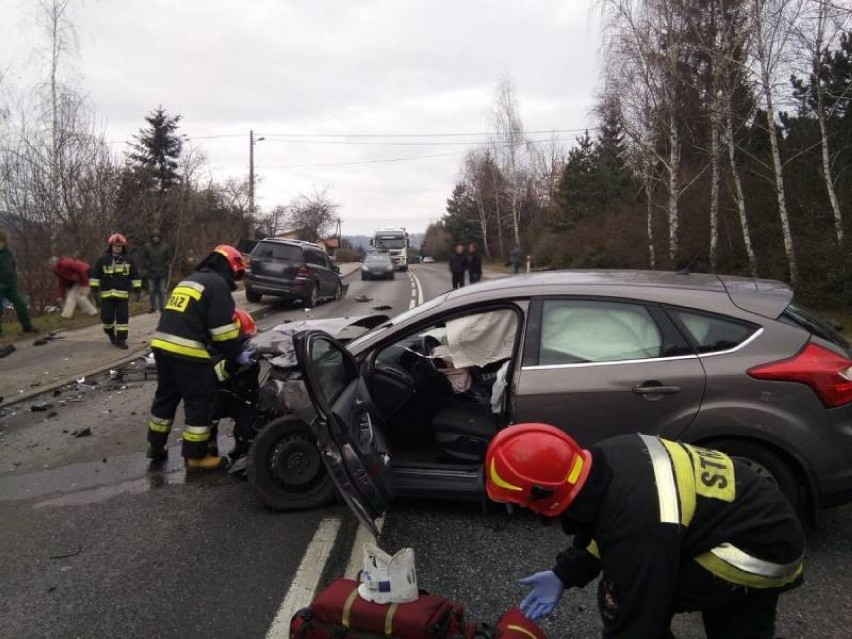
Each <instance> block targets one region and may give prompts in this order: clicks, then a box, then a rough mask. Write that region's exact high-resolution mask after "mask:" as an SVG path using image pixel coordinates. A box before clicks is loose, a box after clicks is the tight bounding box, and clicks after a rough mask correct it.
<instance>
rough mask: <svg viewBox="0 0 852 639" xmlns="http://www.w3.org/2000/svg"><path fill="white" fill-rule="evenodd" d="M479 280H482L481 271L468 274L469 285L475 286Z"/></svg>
mask: <svg viewBox="0 0 852 639" xmlns="http://www.w3.org/2000/svg"><path fill="white" fill-rule="evenodd" d="M481 279H482V272H481V271H471V272H470V283H471V284H476V283H477V282H478V281H479V280H481Z"/></svg>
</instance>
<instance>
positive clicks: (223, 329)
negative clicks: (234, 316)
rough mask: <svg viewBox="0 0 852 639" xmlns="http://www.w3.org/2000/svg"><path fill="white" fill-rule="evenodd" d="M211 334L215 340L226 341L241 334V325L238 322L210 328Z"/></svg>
mask: <svg viewBox="0 0 852 639" xmlns="http://www.w3.org/2000/svg"><path fill="white" fill-rule="evenodd" d="M210 336H211V337H212V338H213V341H214V342H224V341H227V340H229V339H236V338H237V337H239V336H240V325H239V324H237V323H236V322H231V323H230V324H224V325H222V326H217V327H215V328H211V329H210Z"/></svg>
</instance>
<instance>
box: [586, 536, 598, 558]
mask: <svg viewBox="0 0 852 639" xmlns="http://www.w3.org/2000/svg"><path fill="white" fill-rule="evenodd" d="M586 552H587V553H589V554H590V555H591V556H592V557H595V558H596V559H600V558H601V551H600V549H599V548H598V542H596V541H595V540H594V539H592V541H590V542H589V545H588V546H586Z"/></svg>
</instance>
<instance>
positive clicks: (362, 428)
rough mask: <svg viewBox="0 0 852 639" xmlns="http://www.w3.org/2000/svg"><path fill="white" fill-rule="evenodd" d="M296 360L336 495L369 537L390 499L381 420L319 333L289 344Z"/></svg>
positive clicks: (352, 364)
mask: <svg viewBox="0 0 852 639" xmlns="http://www.w3.org/2000/svg"><path fill="white" fill-rule="evenodd" d="M293 346H294V347H295V351H296V358H297V360H298V363H299V368H300V369H301V371H302V377H303V379H304V382H305V386H306V387H307V389H308V394H309V395H310V397H311V401H312V402H313V404H314V407H315V408H316V411H317V418H316V420H315V421H314V423H313V424H312V425H311V428H312V429H313V431H314V432H315V434H316V436H317V444H318V446H319V449H320V453H321V455H322V459H323V461H324V462H325V465H326V467H327V468H328V472H329V473H330V474H331V477H332V479H333V480H334V483H335V485H336V486H337V489H338V490H339V491H340V494H341V495H343V498H344V499H345V500H346V504H347V505H348V506H349V508H351V509H352V511H353V512H354V513H355V515H356V516H357V517H358V519H359V520H361V523H363V524H364V525H365V526H366V527H367V529H368V530H370V532H372V533H373V534H374V535H376V536H378V530H377V529H376V524H375V519H376V517H379V516H380V515H381V514H382V513H384V512H385V511H386V510H387V509H388V508H389V507H390V503H391V501H392V499H393V493H392V488H391V458H390V452H389V450H388V447H387V443H386V441H385V438H384V435H383V434H382V431H381V428H380V426H379V424H380V417H379V415H378V413H377V412H376V409H375V407H374V406H373V402H372V400H371V399H370V395H369V392H368V391H367V385H366V383H365V382H364V380H363V379H362V378H361V375H360V374H359V372H358V363H357V362H356V361H355V358H353V357H352V355H351V354H350V353H349V351H347V350H346V349H345V348H344V347H343V346H342V345H341V344H340V343H339V342H337V341H336V340H335V339H334V338H332V337H331V336H330V335H328V334H327V333H324V332H322V331H305V332H302V333H298V334H297V335H295V336H294V338H293Z"/></svg>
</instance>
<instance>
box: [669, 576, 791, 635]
mask: <svg viewBox="0 0 852 639" xmlns="http://www.w3.org/2000/svg"><path fill="white" fill-rule="evenodd" d="M795 585H797V584H794V585H791V586H790V587H794V586H795ZM788 588H789V587H788ZM781 592H783V591H782V590H777V589H772V588H745V587H743V586H737V585H734V584H731V583H728V582H727V581H724V580H722V579H719V578H718V577H716V576H715V575H713V574H711V573H710V572H708V571H706V570H705V569H704V568H702V567H701V566H699V565H698V564H697V563H695V562H694V561H687V562H686V563H685V565H684V566H683V567H682V568H681V572H680V576H679V578H678V590H677V594H676V595H675V601H674V610H673V612H675V613H677V612H695V611H701V618H702V620H703V621H704V631H705V632H706V633H707V639H773V637H775V609H776V607H777V606H778V597H779V595H780V593H781ZM668 637H672V635H671V634H669V635H668Z"/></svg>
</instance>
